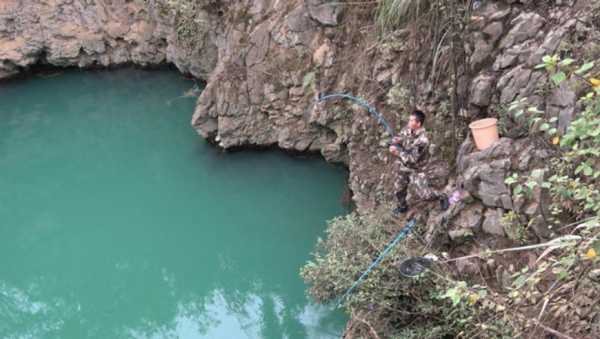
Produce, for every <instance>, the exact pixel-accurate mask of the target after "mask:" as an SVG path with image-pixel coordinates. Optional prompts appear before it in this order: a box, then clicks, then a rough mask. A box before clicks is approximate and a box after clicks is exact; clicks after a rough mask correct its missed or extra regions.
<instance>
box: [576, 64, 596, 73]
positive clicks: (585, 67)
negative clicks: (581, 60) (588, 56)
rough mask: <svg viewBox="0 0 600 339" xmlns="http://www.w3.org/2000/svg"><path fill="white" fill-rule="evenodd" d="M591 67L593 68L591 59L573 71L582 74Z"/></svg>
mask: <svg viewBox="0 0 600 339" xmlns="http://www.w3.org/2000/svg"><path fill="white" fill-rule="evenodd" d="M592 68H594V62H593V61H592V62H588V63H585V64H583V65H582V66H581V67H579V68H578V69H577V70H576V71H575V74H577V75H584V74H585V73H586V72H587V71H589V70H591V69H592Z"/></svg>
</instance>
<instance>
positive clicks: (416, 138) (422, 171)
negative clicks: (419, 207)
mask: <svg viewBox="0 0 600 339" xmlns="http://www.w3.org/2000/svg"><path fill="white" fill-rule="evenodd" d="M424 122H425V113H423V112H422V111H420V110H414V111H413V112H412V113H411V115H410V119H409V120H408V124H407V125H406V127H404V128H403V129H402V130H401V131H400V133H399V134H398V135H397V136H395V137H394V138H392V145H391V146H390V149H389V150H390V153H391V154H392V155H394V156H395V157H397V158H398V159H397V160H396V161H395V162H394V172H395V173H394V175H395V181H394V189H395V190H396V198H397V199H398V206H397V207H396V208H395V209H394V211H393V214H394V215H395V216H398V215H400V214H402V213H406V211H408V204H407V202H406V195H407V192H408V186H409V184H412V185H413V186H414V189H415V192H416V193H417V195H418V196H419V198H420V199H422V200H425V201H431V200H439V202H440V208H441V209H442V210H446V209H448V197H446V195H445V194H442V193H439V192H437V191H436V190H434V189H433V188H432V187H431V185H430V183H429V179H428V175H427V171H428V168H427V165H428V162H429V156H428V155H429V139H428V138H427V132H426V131H425V128H423V123H424Z"/></svg>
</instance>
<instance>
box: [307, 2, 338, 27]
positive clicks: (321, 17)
mask: <svg viewBox="0 0 600 339" xmlns="http://www.w3.org/2000/svg"><path fill="white" fill-rule="evenodd" d="M306 3H307V6H308V13H309V15H310V17H311V19H313V20H315V21H316V22H318V23H320V24H321V25H323V26H337V25H338V24H339V23H340V17H341V14H342V10H341V7H340V6H339V5H338V4H337V3H328V2H326V1H324V0H308V1H307V2H306Z"/></svg>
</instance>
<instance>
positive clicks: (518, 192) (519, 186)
mask: <svg viewBox="0 0 600 339" xmlns="http://www.w3.org/2000/svg"><path fill="white" fill-rule="evenodd" d="M522 192H523V186H522V185H517V186H516V187H515V189H514V190H513V194H514V195H519V194H521V193H522Z"/></svg>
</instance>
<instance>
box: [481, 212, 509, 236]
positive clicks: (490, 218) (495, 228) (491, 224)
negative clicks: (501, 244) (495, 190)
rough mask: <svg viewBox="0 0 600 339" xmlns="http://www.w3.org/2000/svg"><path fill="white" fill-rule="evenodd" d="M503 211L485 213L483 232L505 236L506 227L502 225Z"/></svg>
mask: <svg viewBox="0 0 600 339" xmlns="http://www.w3.org/2000/svg"><path fill="white" fill-rule="evenodd" d="M502 214H503V212H502V210H501V209H489V210H487V211H486V212H485V217H484V220H483V225H482V228H483V231H484V232H486V233H489V234H493V235H499V236H504V226H503V225H502V222H501V220H502Z"/></svg>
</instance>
